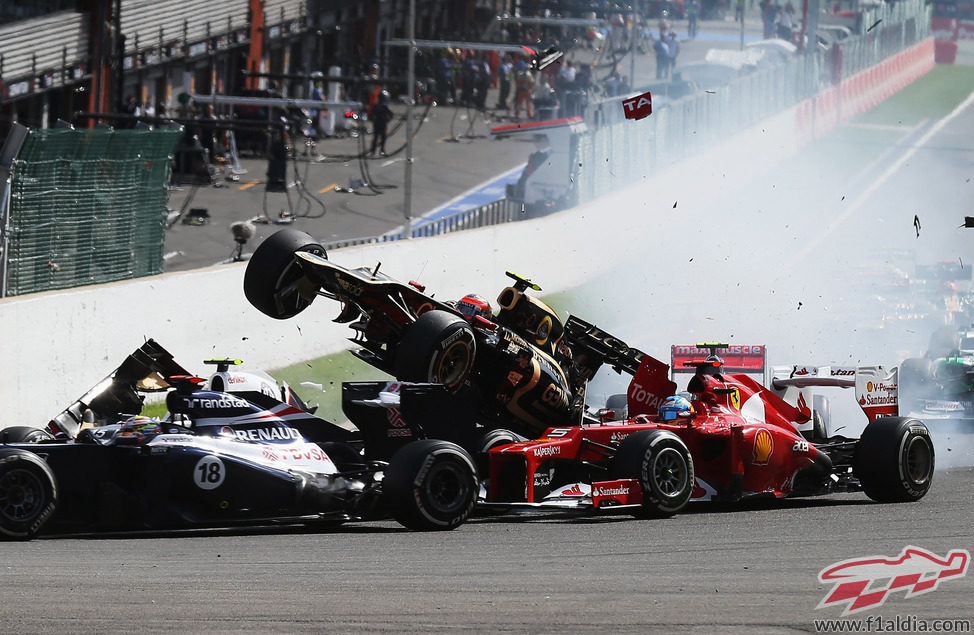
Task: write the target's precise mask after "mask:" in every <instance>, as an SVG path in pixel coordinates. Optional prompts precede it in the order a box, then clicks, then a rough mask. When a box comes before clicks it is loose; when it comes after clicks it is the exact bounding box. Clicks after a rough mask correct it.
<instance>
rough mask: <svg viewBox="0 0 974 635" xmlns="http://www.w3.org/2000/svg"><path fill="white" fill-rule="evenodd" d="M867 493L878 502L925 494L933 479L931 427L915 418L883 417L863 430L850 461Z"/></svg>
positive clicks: (899, 500) (907, 498)
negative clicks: (853, 456) (853, 457)
mask: <svg viewBox="0 0 974 635" xmlns="http://www.w3.org/2000/svg"><path fill="white" fill-rule="evenodd" d="M853 466H854V467H853V470H854V473H855V476H856V477H857V478H858V479H859V483H860V485H862V489H863V491H864V492H865V493H866V496H868V497H869V498H871V499H873V500H874V501H877V502H880V503H905V502H910V501H915V500H919V499H921V498H923V497H924V495H925V494H926V493H927V491H928V490H929V489H930V484H931V483H932V482H933V470H934V450H933V441H931V439H930V431H929V430H927V427H926V426H925V425H923V423H922V422H921V421H919V420H917V419H911V418H909V417H882V418H880V419H874V420H873V421H870V422H869V425H867V426H866V429H865V430H863V432H862V436H861V437H860V438H859V443H857V444H856V454H855V459H854V462H853Z"/></svg>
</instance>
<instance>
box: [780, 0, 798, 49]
mask: <svg viewBox="0 0 974 635" xmlns="http://www.w3.org/2000/svg"><path fill="white" fill-rule="evenodd" d="M794 15H795V7H793V6H792V5H791V2H788V3H787V4H785V8H784V10H783V11H779V12H778V37H779V38H781V39H782V40H787V41H789V42H791V36H792V29H793V28H794V26H795V22H794Z"/></svg>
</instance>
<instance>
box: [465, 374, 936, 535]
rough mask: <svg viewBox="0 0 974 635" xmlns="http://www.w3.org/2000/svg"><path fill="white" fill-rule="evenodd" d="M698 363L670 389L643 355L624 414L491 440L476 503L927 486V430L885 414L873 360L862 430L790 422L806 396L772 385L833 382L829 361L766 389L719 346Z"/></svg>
mask: <svg viewBox="0 0 974 635" xmlns="http://www.w3.org/2000/svg"><path fill="white" fill-rule="evenodd" d="M695 365H696V372H695V373H694V375H693V377H692V378H691V379H690V380H689V382H688V384H687V391H686V392H685V393H681V394H679V395H676V394H674V393H675V391H676V384H675V383H674V382H673V381H671V380H670V379H669V377H668V372H667V369H668V366H667V365H666V364H665V363H663V362H660V361H658V360H655V359H653V358H651V357H648V356H647V357H644V358H643V360H642V361H641V364H640V367H639V369H638V372H637V373H636V375H635V376H634V378H633V380H632V382H631V384H630V387H629V391H628V397H629V400H628V401H629V403H628V416H629V418H628V419H626V420H623V421H600V422H596V423H589V424H584V425H581V426H554V427H551V428H549V429H548V430H546V431H545V433H544V435H543V436H542V437H540V438H538V439H534V440H530V441H520V442H515V443H510V444H506V445H500V446H496V447H493V448H490V449H489V451H488V452H487V461H486V464H487V471H486V473H485V474H482V475H481V478H482V479H485V480H486V499H485V500H484V501H483V502H482V504H483V505H484V506H487V507H498V508H502V509H507V508H511V507H521V508H541V509H544V508H556V509H558V508H560V509H576V510H587V511H597V510H602V511H606V510H610V509H611V510H625V509H629V510H631V511H633V512H634V513H635V514H636V515H642V516H667V515H671V514H674V513H676V512H678V511H680V510H681V509H682V508H683V507H684V506H685V505H686V504H688V503H689V502H690V501H705V500H709V501H740V500H743V499H748V498H756V497H773V498H785V497H798V496H814V495H824V494H830V493H835V492H853V491H864V492H865V493H866V495H867V496H869V497H870V498H872V499H873V500H875V501H880V502H906V501H915V500H918V499H920V498H922V497H923V496H924V495H925V494H926V493H927V491H928V489H929V488H930V485H931V482H932V479H933V472H934V446H933V443H932V442H931V439H930V434H929V432H928V430H927V428H926V426H924V424H923V423H922V422H920V421H919V420H917V419H913V418H908V417H896V416H887V415H888V414H889V413H890V412H895V399H891V398H890V397H889V390H890V389H892V390H895V387H893V386H889V385H880V384H881V383H882V378H884V377H885V376H886V374H885V371H884V370H883V369H882V368H881V367H865V368H861V369H858V370H859V372H858V373H857V379H858V380H859V381H860V382H862V388H861V390H860V389H859V388H857V399H858V401H859V403H860V405H861V406H862V409H863V411H864V412H865V413H866V415H867V417H868V418H869V423H868V424H867V425H866V428H865V430H864V431H863V433H862V435H861V436H860V438H859V439H851V438H846V437H842V436H838V435H833V436H830V437H827V438H826V437H821V436H820V437H818V438H817V441H816V442H812V441H809V440H808V439H807V438H806V437H805V436H803V434H801V433H800V432H799V431H798V429H797V426H799V425H801V424H805V423H807V422H809V421H811V419H812V415H813V413H812V411H811V410H810V408H809V407H808V405H807V404H806V403H805V402H804V400H803V399H799V400H798V403H797V404H794V405H793V404H789V403H788V402H787V401H786V400H785V399H784V398H782V397H781V396H779V395H778V394H776V390H777V391H782V392H783V393H788V396H789V397H793V396H795V395H796V394H797V393H796V391H795V390H792V391H790V392H789V388H792V389H797V388H799V387H801V388H808V387H810V386H818V385H820V386H836V385H840V384H838V383H836V379H835V378H834V377H833V376H832V375H831V373H830V371H823V372H821V373H819V372H818V371H816V372H815V373H812V372H808V373H804V374H801V373H795V374H794V376H792V377H791V378H790V379H789V378H779V379H778V385H777V387H776V389H775V390H769V389H768V388H765V387H764V386H762V385H761V384H760V383H758V382H757V381H756V380H755V379H753V378H752V377H750V376H749V375H747V374H745V373H726V374H725V373H724V372H723V369H722V367H721V360H720V358H719V357H717V356H708V358H706V359H702V360H698V361H697V362H696V364H695ZM841 379H842V381H843V382H848V381H850V380H849V379H848V378H847V377H843V378H841ZM852 381H855V380H852ZM841 385H845V384H841ZM850 387H851V386H850ZM867 388H868V390H867ZM870 391H871V392H870ZM890 401H892V404H891V403H890Z"/></svg>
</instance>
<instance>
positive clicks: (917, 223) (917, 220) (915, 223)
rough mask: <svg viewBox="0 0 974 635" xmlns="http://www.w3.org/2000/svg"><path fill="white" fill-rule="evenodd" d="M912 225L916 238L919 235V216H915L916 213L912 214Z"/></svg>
mask: <svg viewBox="0 0 974 635" xmlns="http://www.w3.org/2000/svg"><path fill="white" fill-rule="evenodd" d="M913 226H914V227H916V230H917V238H919V237H920V217H919V216H917V215H916V214H914V215H913Z"/></svg>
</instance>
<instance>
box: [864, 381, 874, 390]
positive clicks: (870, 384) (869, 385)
mask: <svg viewBox="0 0 974 635" xmlns="http://www.w3.org/2000/svg"><path fill="white" fill-rule="evenodd" d="M872 391H873V382H871V381H869V382H866V392H872Z"/></svg>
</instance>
